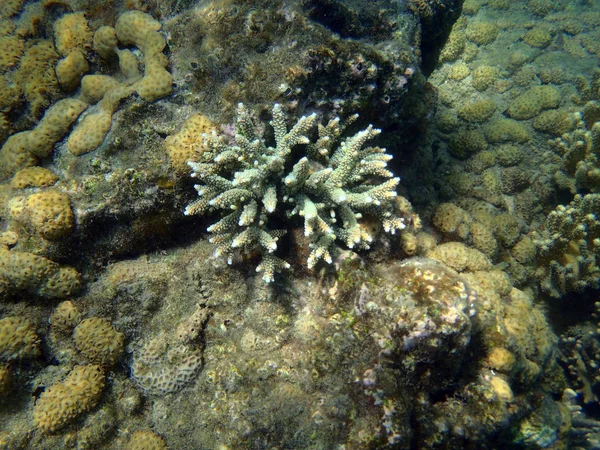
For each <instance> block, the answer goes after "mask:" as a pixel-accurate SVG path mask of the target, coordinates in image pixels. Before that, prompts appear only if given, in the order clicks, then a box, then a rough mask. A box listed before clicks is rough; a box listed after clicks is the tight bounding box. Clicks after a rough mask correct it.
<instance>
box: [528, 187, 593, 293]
mask: <svg viewBox="0 0 600 450" xmlns="http://www.w3.org/2000/svg"><path fill="white" fill-rule="evenodd" d="M598 211H600V194H588V195H586V196H581V195H576V196H575V198H574V199H573V201H572V202H571V203H570V204H568V205H567V206H564V205H559V206H558V207H557V208H556V209H555V210H554V211H552V212H551V213H550V214H548V218H547V219H546V222H545V223H544V225H543V228H542V229H541V230H539V231H538V232H537V233H536V234H535V243H536V246H537V248H538V269H537V271H536V276H537V278H538V280H539V282H540V284H541V287H542V289H543V290H544V291H545V292H546V293H547V294H549V295H551V296H552V297H556V298H559V297H561V296H562V295H565V294H568V293H570V292H583V290H585V289H586V288H595V289H597V288H598V287H599V286H600V263H599V261H600V220H599V219H598Z"/></svg>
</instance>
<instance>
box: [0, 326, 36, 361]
mask: <svg viewBox="0 0 600 450" xmlns="http://www.w3.org/2000/svg"><path fill="white" fill-rule="evenodd" d="M39 345H40V338H39V337H38V335H37V334H36V332H35V327H34V326H33V325H32V324H31V323H30V322H29V321H27V320H26V319H23V318H21V317H5V318H4V319H0V360H4V361H13V360H15V359H23V358H34V357H36V356H39V354H40V347H39Z"/></svg>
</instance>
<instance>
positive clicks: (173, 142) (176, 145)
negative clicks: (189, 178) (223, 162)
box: [165, 114, 215, 174]
mask: <svg viewBox="0 0 600 450" xmlns="http://www.w3.org/2000/svg"><path fill="white" fill-rule="evenodd" d="M214 128H215V126H214V125H213V124H212V123H211V121H210V120H209V119H208V118H207V117H206V116H203V115H202V114H194V115H193V116H192V117H190V118H189V119H188V120H186V121H185V123H184V124H183V127H181V130H180V131H179V132H178V133H176V134H174V135H171V136H168V137H167V138H166V139H165V149H166V151H167V155H168V156H169V161H170V163H171V165H172V166H173V169H174V170H175V171H176V172H177V173H181V174H184V173H190V172H191V168H190V166H188V161H197V160H198V159H199V158H200V157H201V156H202V153H203V152H204V149H205V147H204V143H203V142H204V140H203V138H202V134H204V133H210V132H211V131H212V130H213V129H214Z"/></svg>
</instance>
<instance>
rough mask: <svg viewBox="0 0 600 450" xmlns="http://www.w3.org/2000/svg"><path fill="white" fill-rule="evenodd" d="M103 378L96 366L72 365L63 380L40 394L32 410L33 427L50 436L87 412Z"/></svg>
mask: <svg viewBox="0 0 600 450" xmlns="http://www.w3.org/2000/svg"><path fill="white" fill-rule="evenodd" d="M104 385H105V375H104V372H103V371H102V368H101V367H100V366H98V365H87V366H76V367H75V368H74V369H73V370H72V371H71V372H70V373H69V375H67V376H66V378H65V379H64V380H63V381H62V382H60V383H56V384H53V385H52V386H50V387H49V388H48V389H46V391H44V392H43V393H42V395H41V396H40V398H39V399H38V400H37V402H36V403H35V405H34V407H33V424H34V425H35V427H36V428H38V429H39V430H40V431H42V432H45V433H48V432H50V433H52V432H55V431H57V430H59V429H60V428H62V427H64V426H65V425H67V424H68V423H69V422H71V421H73V420H75V419H76V418H77V417H78V416H80V415H81V414H83V413H84V412H87V411H90V410H91V409H92V408H94V407H95V406H96V405H97V404H98V402H99V401H100V397H101V396H102V391H103V390H104Z"/></svg>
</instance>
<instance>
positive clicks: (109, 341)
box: [73, 317, 125, 366]
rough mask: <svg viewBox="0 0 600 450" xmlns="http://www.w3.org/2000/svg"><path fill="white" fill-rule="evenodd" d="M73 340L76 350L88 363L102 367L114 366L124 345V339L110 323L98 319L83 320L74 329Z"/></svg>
mask: <svg viewBox="0 0 600 450" xmlns="http://www.w3.org/2000/svg"><path fill="white" fill-rule="evenodd" d="M73 339H74V340H75V345H76V347H77V349H78V350H79V351H80V352H81V353H82V354H83V355H84V356H85V357H87V358H88V359H89V360H90V361H92V362H94V363H97V364H100V365H102V366H111V365H113V364H115V363H116V362H117V361H118V360H119V358H120V357H121V354H122V353H123V348H124V345H125V337H124V336H123V334H122V333H119V332H118V331H117V330H115V329H114V328H113V327H112V325H111V324H110V322H109V321H108V320H106V319H102V318H100V317H91V318H89V319H85V320H84V321H82V322H81V323H79V325H77V326H76V327H75V330H74V332H73Z"/></svg>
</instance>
